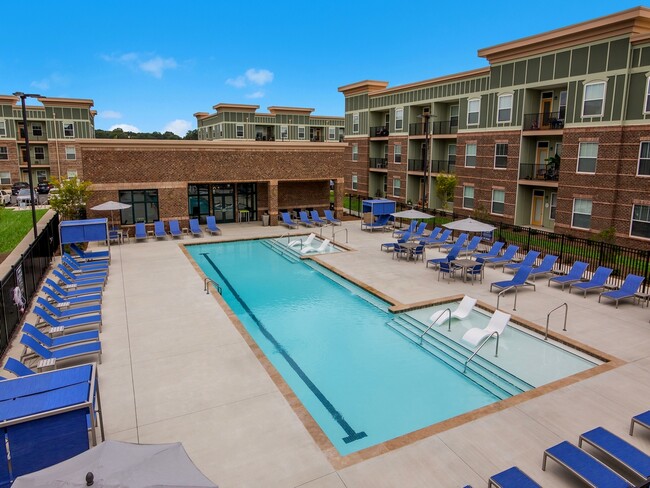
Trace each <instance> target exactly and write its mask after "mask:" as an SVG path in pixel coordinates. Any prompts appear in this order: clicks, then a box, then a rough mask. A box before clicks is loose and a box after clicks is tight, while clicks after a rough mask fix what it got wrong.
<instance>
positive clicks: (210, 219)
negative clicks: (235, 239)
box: [205, 215, 297, 236]
mask: <svg viewBox="0 0 650 488" xmlns="http://www.w3.org/2000/svg"><path fill="white" fill-rule="evenodd" d="M296 227H297V225H296ZM205 229H206V230H207V231H208V232H209V233H210V235H213V236H215V235H219V236H220V235H221V229H220V228H219V226H218V225H217V218H216V217H215V216H214V215H208V216H207V217H206V218H205Z"/></svg>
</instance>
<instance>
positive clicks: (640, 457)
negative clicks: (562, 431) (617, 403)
mask: <svg viewBox="0 0 650 488" xmlns="http://www.w3.org/2000/svg"><path fill="white" fill-rule="evenodd" d="M583 442H586V443H587V444H589V445H591V446H592V447H594V448H595V449H597V450H598V451H600V452H601V453H603V454H605V455H607V456H609V457H610V458H612V460H614V461H616V462H617V463H620V464H621V465H623V466H625V467H626V468H627V469H629V470H630V471H632V472H633V473H634V474H636V475H637V476H639V477H640V478H643V479H644V480H645V481H650V456H648V455H647V454H646V453H645V452H643V451H641V450H640V449H637V448H636V447H635V446H633V445H632V444H630V443H629V442H627V441H624V440H623V439H621V438H620V437H618V436H617V435H614V434H612V433H611V432H610V431H608V430H607V429H604V428H602V427H596V428H595V429H592V430H590V431H589V432H585V433H584V434H582V435H581V436H580V438H579V440H578V447H582V443H583Z"/></svg>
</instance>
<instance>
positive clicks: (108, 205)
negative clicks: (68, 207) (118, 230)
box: [90, 200, 131, 226]
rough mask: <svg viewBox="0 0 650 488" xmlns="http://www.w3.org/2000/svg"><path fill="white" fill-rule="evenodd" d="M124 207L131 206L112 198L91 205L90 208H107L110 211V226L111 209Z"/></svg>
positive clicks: (122, 208)
mask: <svg viewBox="0 0 650 488" xmlns="http://www.w3.org/2000/svg"><path fill="white" fill-rule="evenodd" d="M125 208H131V205H129V204H128V203H121V202H114V201H112V200H109V201H108V202H104V203H100V204H99V205H95V206H94V207H91V208H90V210H100V211H102V210H103V211H106V210H109V211H110V212H111V226H112V225H113V210H124V209H125Z"/></svg>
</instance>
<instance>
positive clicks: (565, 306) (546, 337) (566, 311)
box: [544, 302, 569, 341]
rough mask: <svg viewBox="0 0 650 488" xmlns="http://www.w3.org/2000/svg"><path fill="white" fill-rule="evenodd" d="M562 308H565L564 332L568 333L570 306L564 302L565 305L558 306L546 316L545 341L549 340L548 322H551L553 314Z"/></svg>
mask: <svg viewBox="0 0 650 488" xmlns="http://www.w3.org/2000/svg"><path fill="white" fill-rule="evenodd" d="M562 307H564V328H563V329H562V330H563V331H566V319H567V317H568V315H569V305H568V304H567V302H564V303H563V304H561V305H558V306H557V307H555V308H554V309H553V310H551V311H550V312H549V313H547V314H546V333H545V334H544V340H545V341H547V340H548V321H549V318H550V317H551V314H552V313H553V312H555V311H556V310H558V309H560V308H562Z"/></svg>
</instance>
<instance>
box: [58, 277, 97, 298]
mask: <svg viewBox="0 0 650 488" xmlns="http://www.w3.org/2000/svg"><path fill="white" fill-rule="evenodd" d="M45 283H46V284H47V285H48V286H49V287H51V288H52V290H53V291H54V292H55V293H56V294H57V295H59V296H60V297H61V298H63V299H64V300H67V299H69V298H77V297H84V296H87V295H99V296H101V293H102V288H101V287H99V286H96V287H88V288H80V289H78V290H73V289H69V290H65V289H63V288H61V287H60V286H59V285H58V284H56V283H55V282H54V281H53V280H52V279H51V278H47V279H46V280H45Z"/></svg>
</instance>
